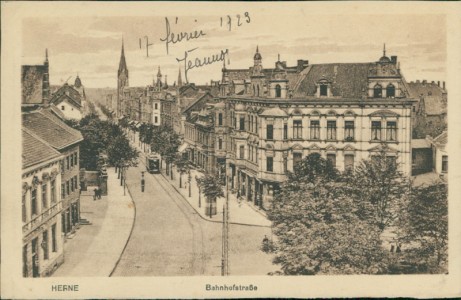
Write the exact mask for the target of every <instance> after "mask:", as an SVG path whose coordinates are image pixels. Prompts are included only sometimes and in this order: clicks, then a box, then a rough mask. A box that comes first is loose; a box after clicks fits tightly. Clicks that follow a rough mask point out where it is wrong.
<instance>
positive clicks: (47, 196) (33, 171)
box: [22, 128, 64, 277]
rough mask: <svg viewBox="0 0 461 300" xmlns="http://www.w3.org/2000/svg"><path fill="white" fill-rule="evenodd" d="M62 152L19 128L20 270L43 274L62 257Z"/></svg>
mask: <svg viewBox="0 0 461 300" xmlns="http://www.w3.org/2000/svg"><path fill="white" fill-rule="evenodd" d="M63 157H64V156H63V155H62V154H61V153H59V152H58V151H57V150H56V149H54V148H53V147H51V146H50V145H48V144H47V143H46V142H45V141H43V140H42V139H41V138H39V137H38V136H36V135H35V134H34V133H33V132H32V131H30V130H28V129H27V128H23V129H22V233H23V236H22V243H23V248H22V266H23V267H22V273H23V276H24V277H44V276H48V275H49V274H51V273H52V272H53V271H54V270H55V269H56V268H57V267H58V266H59V265H60V264H62V262H63V261H64V254H63V251H64V245H63V237H62V229H61V228H62V225H61V217H60V216H61V212H62V210H63V206H62V201H63V200H62V199H61V198H60V186H61V168H60V162H61V160H62V159H63Z"/></svg>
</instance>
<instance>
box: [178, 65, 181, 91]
mask: <svg viewBox="0 0 461 300" xmlns="http://www.w3.org/2000/svg"><path fill="white" fill-rule="evenodd" d="M178 87H182V77H181V67H179V73H178Z"/></svg>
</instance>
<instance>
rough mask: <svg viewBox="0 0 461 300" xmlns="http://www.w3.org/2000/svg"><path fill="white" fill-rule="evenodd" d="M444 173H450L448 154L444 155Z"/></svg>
mask: <svg viewBox="0 0 461 300" xmlns="http://www.w3.org/2000/svg"><path fill="white" fill-rule="evenodd" d="M442 173H448V155H443V156H442Z"/></svg>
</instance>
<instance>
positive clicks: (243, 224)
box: [160, 172, 271, 228]
mask: <svg viewBox="0 0 461 300" xmlns="http://www.w3.org/2000/svg"><path fill="white" fill-rule="evenodd" d="M160 174H161V175H162V176H163V178H165V179H166V180H167V182H168V183H169V184H170V185H171V186H172V187H173V188H174V189H175V191H176V192H177V193H178V194H180V195H181V197H182V198H183V199H184V200H185V201H186V202H187V204H189V206H190V207H191V208H192V209H193V210H194V211H195V212H196V213H197V215H198V216H199V217H200V218H201V219H202V220H204V221H208V222H212V223H220V224H222V223H223V222H222V221H216V220H210V219H207V218H205V217H203V216H202V215H201V214H200V213H199V212H198V211H197V209H195V207H194V206H192V204H190V202H189V201H188V200H187V198H186V197H185V196H184V195H183V194H182V193H181V192H180V191H179V190H178V188H177V187H176V186H175V185H174V184H173V183H171V182H170V180H169V179H168V178H167V177H166V176H165V175H164V174H163V173H162V172H160ZM229 224H233V225H242V226H252V227H265V228H271V226H268V225H257V224H247V223H239V222H229Z"/></svg>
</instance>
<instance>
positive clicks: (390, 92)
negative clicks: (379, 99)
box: [386, 83, 395, 98]
mask: <svg viewBox="0 0 461 300" xmlns="http://www.w3.org/2000/svg"><path fill="white" fill-rule="evenodd" d="M386 96H387V98H394V97H395V86H394V85H393V84H392V83H389V85H388V86H387V88H386Z"/></svg>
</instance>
